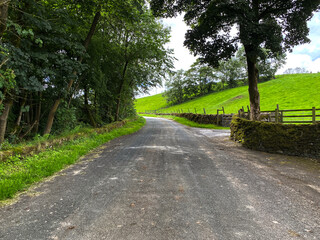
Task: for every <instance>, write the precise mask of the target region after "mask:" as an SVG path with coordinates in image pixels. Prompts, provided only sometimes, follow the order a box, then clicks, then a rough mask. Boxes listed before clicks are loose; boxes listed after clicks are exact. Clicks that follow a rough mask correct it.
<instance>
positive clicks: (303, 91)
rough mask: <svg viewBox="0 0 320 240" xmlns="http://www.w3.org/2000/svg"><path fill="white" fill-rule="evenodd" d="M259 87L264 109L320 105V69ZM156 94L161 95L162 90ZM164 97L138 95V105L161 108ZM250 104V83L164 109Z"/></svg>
mask: <svg viewBox="0 0 320 240" xmlns="http://www.w3.org/2000/svg"><path fill="white" fill-rule="evenodd" d="M258 87H259V92H260V97H261V110H262V111H263V110H274V109H275V108H276V105H277V104H279V106H280V109H301V108H307V109H311V108H312V107H320V96H319V91H320V73H314V74H293V75H281V76H277V78H276V79H275V80H271V81H268V82H265V83H261V84H259V86H258ZM156 96H157V98H156V99H158V98H159V97H160V96H161V94H159V95H156ZM163 101H164V100H163ZM163 101H160V100H157V101H156V102H154V96H151V97H146V98H142V99H138V100H137V102H136V109H137V111H139V109H147V110H158V109H161V108H164V106H163ZM247 105H250V103H249V94H248V86H243V87H238V88H233V89H228V90H225V91H221V92H217V93H213V94H209V95H206V96H203V97H200V98H197V99H194V100H191V101H188V102H185V103H183V104H179V105H175V106H172V107H168V108H166V109H163V110H162V111H163V112H171V111H175V110H177V109H183V111H184V112H187V111H188V109H189V110H190V112H194V109H195V108H196V109H197V112H198V113H203V108H205V109H206V112H207V113H210V114H216V112H217V109H221V107H222V106H223V107H224V108H225V111H226V113H237V112H238V110H239V109H240V108H241V107H242V106H244V107H245V109H246V106H247ZM151 106H152V107H153V108H151Z"/></svg>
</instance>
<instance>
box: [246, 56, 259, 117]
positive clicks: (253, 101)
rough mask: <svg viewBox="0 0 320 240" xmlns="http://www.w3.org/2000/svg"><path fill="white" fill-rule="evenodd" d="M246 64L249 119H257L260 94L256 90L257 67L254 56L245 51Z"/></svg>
mask: <svg viewBox="0 0 320 240" xmlns="http://www.w3.org/2000/svg"><path fill="white" fill-rule="evenodd" d="M246 58H247V66H248V84H249V97H250V119H251V120H253V121H258V120H259V117H260V94H259V91H258V69H257V66H256V62H257V60H256V58H255V57H252V56H250V53H248V52H247V51H246Z"/></svg>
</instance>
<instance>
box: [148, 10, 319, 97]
mask: <svg viewBox="0 0 320 240" xmlns="http://www.w3.org/2000/svg"><path fill="white" fill-rule="evenodd" d="M162 21H163V23H164V25H165V26H167V27H171V41H170V43H169V44H168V45H167V47H168V48H172V49H174V57H175V58H177V60H176V61H175V64H174V65H175V69H176V70H179V69H184V70H188V69H189V68H190V66H191V65H192V64H193V63H194V62H195V60H196V57H194V56H193V55H192V54H191V53H190V52H189V50H188V49H187V48H186V47H184V46H183V42H184V40H185V33H186V32H187V30H188V26H187V25H186V24H185V23H184V22H183V17H182V16H178V17H176V18H170V19H163V20H162ZM308 27H309V28H310V34H309V38H310V40H311V43H309V44H304V45H299V46H296V47H295V48H293V51H292V52H291V53H287V63H286V64H285V65H284V67H283V68H281V69H280V70H279V71H278V74H282V73H283V72H284V71H285V70H286V69H288V68H296V67H304V68H306V69H307V70H308V71H311V72H313V73H316V72H320V13H319V12H318V13H316V14H315V15H314V16H313V18H312V19H311V21H309V23H308ZM163 91H164V88H156V89H153V90H151V91H150V94H148V95H154V94H157V93H161V92H163Z"/></svg>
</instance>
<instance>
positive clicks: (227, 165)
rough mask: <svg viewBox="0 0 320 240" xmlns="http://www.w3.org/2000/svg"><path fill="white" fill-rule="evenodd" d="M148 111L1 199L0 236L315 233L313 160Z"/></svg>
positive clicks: (22, 239)
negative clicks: (12, 197) (251, 146)
mask: <svg viewBox="0 0 320 240" xmlns="http://www.w3.org/2000/svg"><path fill="white" fill-rule="evenodd" d="M228 135H229V133H228V131H226V130H207V129H195V128H188V127H185V126H182V125H180V124H178V123H175V122H173V121H170V120H166V119H159V118H147V124H146V126H145V127H144V128H143V129H142V130H140V131H139V132H137V133H135V134H133V135H130V136H126V137H121V138H118V139H116V140H113V141H111V142H109V143H107V144H105V145H104V146H103V147H101V148H99V149H98V150H96V151H94V152H92V153H91V154H89V155H88V156H86V157H85V158H83V159H82V160H81V161H80V162H79V163H78V164H75V165H73V166H71V167H69V168H68V169H66V170H64V171H62V172H60V173H59V174H58V175H57V176H55V177H53V178H51V179H48V180H47V181H45V182H43V183H41V184H38V185H37V186H36V187H34V188H32V189H30V190H29V191H28V192H27V193H24V194H22V195H21V196H20V199H19V200H18V201H17V202H16V203H14V204H12V205H8V206H4V207H2V208H0V216H1V217H0V239H6V240H13V239H18V240H29V239H30V240H36V239H41V240H42V239H68V240H69V239H70V240H73V239H74V240H82V239H86V240H101V239H110V240H111V239H112V240H113V239H115V240H122V239H123V240H127V239H128V240H129V239H130V240H144V239H146V240H149V239H150V240H173V239H181V240H188V239H190V240H191V239H199V240H202V239H210V240H213V239H214V240H216V239H221V240H228V239H230V240H233V239H244V240H247V239H254V240H258V239H262V240H268V239H270V240H275V239H281V240H285V239H308V240H309V239H320V164H319V163H317V162H315V161H312V159H304V158H297V157H287V156H281V155H277V154H268V153H261V152H256V151H250V150H247V149H244V148H242V147H241V146H239V145H238V144H236V143H234V142H232V141H230V140H229V138H228Z"/></svg>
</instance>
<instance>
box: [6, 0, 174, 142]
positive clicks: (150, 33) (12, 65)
mask: <svg viewBox="0 0 320 240" xmlns="http://www.w3.org/2000/svg"><path fill="white" fill-rule="evenodd" d="M8 4H9V11H8V18H7V19H2V18H1V23H6V29H4V32H3V34H2V32H1V34H2V35H1V36H2V37H1V39H0V41H1V42H0V43H1V48H0V50H1V51H0V105H3V106H4V110H6V111H3V112H4V113H8V114H6V115H5V114H2V115H0V139H4V134H5V133H6V134H5V138H6V139H7V140H10V139H9V137H10V136H11V138H12V139H13V138H14V139H15V141H16V140H19V141H20V140H22V139H24V138H27V139H28V138H29V139H30V138H33V136H37V135H39V134H40V135H41V134H42V133H44V132H45V133H48V132H50V131H51V129H52V131H53V134H57V133H61V132H63V131H66V130H70V129H72V128H74V127H75V126H76V125H77V124H80V125H81V124H91V125H92V126H94V127H97V126H101V125H104V124H106V123H110V122H113V121H115V120H117V119H123V118H126V117H128V116H132V115H135V110H134V107H133V104H134V103H133V101H134V96H135V94H136V93H137V92H139V91H140V92H146V91H148V89H149V88H150V87H154V86H157V85H159V84H160V83H161V81H162V79H164V78H166V77H167V72H168V71H170V69H171V68H172V66H173V64H172V57H171V54H172V51H171V50H168V49H166V48H165V44H166V43H167V42H168V41H169V29H167V28H165V27H164V26H163V25H162V24H161V22H160V21H158V20H156V19H155V17H154V16H153V15H152V13H151V11H150V10H149V9H148V7H147V5H146V3H145V2H144V1H140V0H110V1H105V0H103V1H101V0H89V1H80V0H71V1H66V0H59V1H53V0H46V1H44V0H28V1H27V0H23V1H18V0H11V1H9V2H8ZM1 30H2V26H1ZM2 103H3V104H2ZM47 119H48V121H47ZM49 119H51V120H52V121H51V123H52V122H53V126H52V127H51V126H50V121H49ZM0 141H2V140H0Z"/></svg>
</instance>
